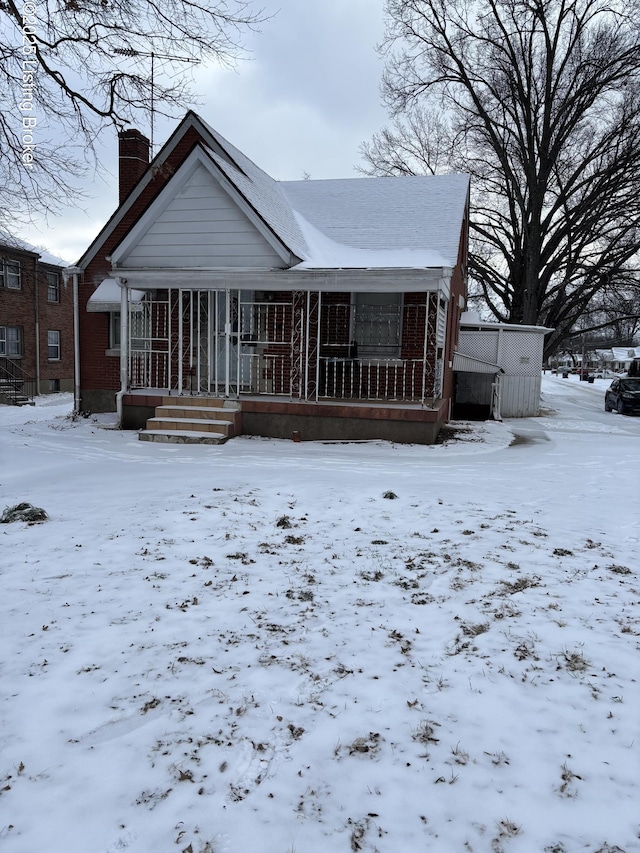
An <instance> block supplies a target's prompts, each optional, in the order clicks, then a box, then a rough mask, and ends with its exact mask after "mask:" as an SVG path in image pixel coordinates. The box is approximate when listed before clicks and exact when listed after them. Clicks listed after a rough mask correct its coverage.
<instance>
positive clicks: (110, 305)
mask: <svg viewBox="0 0 640 853" xmlns="http://www.w3.org/2000/svg"><path fill="white" fill-rule="evenodd" d="M121 293H122V290H121V288H120V285H119V284H118V282H117V281H116V280H115V278H105V279H104V281H101V282H100V284H99V285H98V287H97V288H96V290H95V291H94V292H93V293H92V294H91V296H90V297H89V301H88V302H87V311H90V312H96V313H97V312H104V311H119V310H120V304H121V302H120V300H121ZM143 299H144V290H130V291H129V303H130V304H135V303H140V302H142V300H143Z"/></svg>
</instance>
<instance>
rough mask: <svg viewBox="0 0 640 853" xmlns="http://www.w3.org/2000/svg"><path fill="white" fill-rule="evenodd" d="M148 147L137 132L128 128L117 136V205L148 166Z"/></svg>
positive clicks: (144, 139)
mask: <svg viewBox="0 0 640 853" xmlns="http://www.w3.org/2000/svg"><path fill="white" fill-rule="evenodd" d="M149 153H150V145H149V140H148V139H147V137H146V136H143V135H142V134H141V133H140V131H139V130H134V129H133V128H129V129H128V130H123V131H121V132H120V133H119V134H118V160H119V169H118V179H119V203H120V204H122V202H123V201H124V200H125V198H126V197H127V196H128V195H129V193H130V192H131V190H132V189H133V188H134V187H135V185H136V184H137V183H138V181H139V180H140V178H141V177H142V176H143V175H144V173H145V171H146V169H147V166H148V165H149Z"/></svg>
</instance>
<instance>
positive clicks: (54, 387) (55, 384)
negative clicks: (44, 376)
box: [49, 379, 60, 394]
mask: <svg viewBox="0 0 640 853" xmlns="http://www.w3.org/2000/svg"><path fill="white" fill-rule="evenodd" d="M59 391H60V380H59V379H50V380H49V392H50V393H51V394H57V393H58V392H59Z"/></svg>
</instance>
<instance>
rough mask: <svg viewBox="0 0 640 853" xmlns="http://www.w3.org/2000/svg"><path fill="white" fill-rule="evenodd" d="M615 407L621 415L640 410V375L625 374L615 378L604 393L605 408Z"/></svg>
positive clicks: (610, 409)
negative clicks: (630, 375)
mask: <svg viewBox="0 0 640 853" xmlns="http://www.w3.org/2000/svg"><path fill="white" fill-rule="evenodd" d="M613 409H615V410H616V412H619V413H620V414H621V415H626V414H629V413H631V412H640V377H628V376H623V377H621V378H619V379H614V380H613V382H612V383H611V385H610V386H609V387H608V388H607V390H606V392H605V395H604V410H605V412H611V411H612V410H613Z"/></svg>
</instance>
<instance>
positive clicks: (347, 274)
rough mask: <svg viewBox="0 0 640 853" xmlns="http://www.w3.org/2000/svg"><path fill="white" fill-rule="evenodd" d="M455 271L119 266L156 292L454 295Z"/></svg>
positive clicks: (129, 278) (119, 272)
mask: <svg viewBox="0 0 640 853" xmlns="http://www.w3.org/2000/svg"><path fill="white" fill-rule="evenodd" d="M451 274H452V270H451V269H450V268H447V267H440V268H430V269H404V268H399V269H327V270H296V269H288V270H271V269H269V270H260V269H228V270H225V269H202V268H197V269H173V268H155V269H126V268H122V269H120V268H118V269H114V270H113V272H112V276H113V277H114V278H115V277H117V278H119V279H121V280H123V283H124V284H126V285H127V286H128V287H130V288H137V289H139V290H157V289H165V288H167V289H168V288H174V289H175V288H183V289H186V290H189V289H193V290H224V289H226V288H231V289H238V290H281V291H282V290H284V291H287V290H289V291H294V290H303V291H304V290H308V291H322V292H325V293H332V292H334V293H342V292H345V291H349V292H358V291H360V292H362V293H376V292H380V293H385V292H395V291H398V292H404V293H408V292H416V293H423V292H425V291H427V292H438V291H439V292H442V293H443V294H444V295H445V297H446V298H448V297H449V292H450V286H451Z"/></svg>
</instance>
